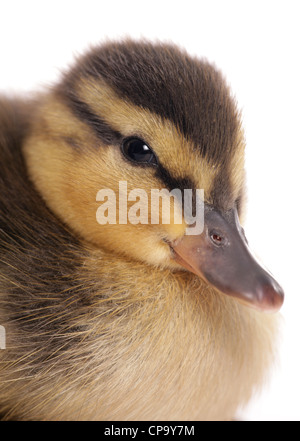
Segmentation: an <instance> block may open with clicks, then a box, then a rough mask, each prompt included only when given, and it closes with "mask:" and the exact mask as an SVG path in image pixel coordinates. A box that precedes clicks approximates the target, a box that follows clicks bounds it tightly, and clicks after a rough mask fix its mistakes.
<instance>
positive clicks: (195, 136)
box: [24, 41, 283, 311]
mask: <svg viewBox="0 0 300 441" xmlns="http://www.w3.org/2000/svg"><path fill="white" fill-rule="evenodd" d="M244 150H245V143H244V137H243V132H242V128H241V121H240V114H239V111H238V109H237V106H236V103H235V100H234V98H233V97H232V95H231V93H230V90H229V88H228V86H227V84H226V82H225V81H224V78H223V77H222V75H221V74H220V72H219V71H218V70H217V69H216V68H215V67H214V66H213V65H211V64H210V63H208V62H206V61H203V60H198V59H196V58H192V57H190V56H189V55H188V54H186V53H185V52H184V51H182V50H180V49H178V48H176V47H174V46H172V45H165V44H152V43H147V42H133V41H125V42H122V43H107V44H105V45H102V46H100V47H97V48H94V49H92V50H91V51H90V52H89V53H88V54H86V55H85V56H83V57H81V58H79V60H78V61H77V63H76V64H75V66H74V68H73V69H71V70H70V71H69V72H68V73H67V74H66V75H65V76H64V78H63V80H62V82H61V83H60V84H59V85H58V86H57V87H55V88H54V89H53V90H52V91H51V93H50V94H48V95H45V97H44V99H43V100H42V103H41V107H40V112H38V116H37V117H36V120H35V122H34V125H33V130H32V134H31V136H30V137H29V138H28V140H27V143H26V145H25V147H24V154H25V158H26V162H27V166H28V171H29V175H30V177H31V179H32V180H33V182H34V184H35V185H36V187H37V189H38V190H39V192H40V193H41V194H42V195H43V197H44V199H45V201H46V203H47V204H48V205H49V207H50V208H51V209H52V211H54V212H55V213H56V214H57V215H58V216H59V217H60V218H61V219H62V220H63V221H64V222H65V223H66V224H67V225H68V226H69V227H70V228H71V229H72V230H73V231H75V232H76V233H77V234H78V235H79V236H80V237H81V239H82V240H83V241H85V242H86V243H88V244H89V246H91V247H96V248H101V249H102V250H105V251H106V252H108V253H117V254H119V255H123V256H124V257H126V258H127V259H132V260H135V261H136V260H137V261H142V262H144V263H145V264H147V265H152V266H153V265H154V266H158V267H162V268H169V269H171V270H172V271H184V270H188V271H190V272H192V273H195V274H196V275H198V276H199V277H201V278H202V279H203V280H204V281H205V282H206V283H208V284H210V285H212V286H214V287H215V288H216V289H217V290H218V291H220V292H222V293H224V294H226V295H231V296H233V297H236V298H237V299H238V300H240V301H241V302H243V303H246V304H247V305H250V306H253V307H255V308H257V309H261V310H271V311H274V310H277V309H279V307H280V306H281V304H282V302H283V291H282V288H281V287H280V286H279V284H278V283H277V282H276V281H275V279H274V278H273V277H272V276H271V274H270V273H269V272H268V271H266V270H265V269H264V268H262V267H261V266H260V265H259V264H258V262H257V261H256V260H255V258H254V257H253V255H252V254H251V252H250V250H249V247H248V244H247V240H246V238H245V235H244V230H243V228H242V226H241V222H242V220H243V216H244V205H245V172H244ZM162 189H164V190H165V191H166V192H169V193H166V192H165V195H166V197H168V194H169V195H170V192H172V193H171V195H172V197H169V199H168V201H169V204H170V207H168V206H167V209H165V207H163V202H162V201H163V200H166V199H165V198H162V199H160V198H159V197H158V195H159V194H161V195H162V193H163V192H162V193H159V192H160V191H162ZM175 189H176V191H174V190H175ZM187 190H189V191H187ZM173 196H174V197H173ZM154 202H156V204H155V203H154ZM168 208H169V209H168ZM185 208H186V210H185ZM184 212H185V213H188V214H187V215H185V213H184ZM99 265H101V262H99Z"/></svg>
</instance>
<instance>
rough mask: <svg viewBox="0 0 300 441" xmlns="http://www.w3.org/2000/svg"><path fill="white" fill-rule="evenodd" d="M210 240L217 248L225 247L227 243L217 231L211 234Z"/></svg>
mask: <svg viewBox="0 0 300 441" xmlns="http://www.w3.org/2000/svg"><path fill="white" fill-rule="evenodd" d="M210 240H211V241H212V242H213V244H214V245H217V246H220V245H225V243H226V239H225V238H224V237H223V236H221V235H220V234H218V233H217V232H215V231H212V232H211V233H210Z"/></svg>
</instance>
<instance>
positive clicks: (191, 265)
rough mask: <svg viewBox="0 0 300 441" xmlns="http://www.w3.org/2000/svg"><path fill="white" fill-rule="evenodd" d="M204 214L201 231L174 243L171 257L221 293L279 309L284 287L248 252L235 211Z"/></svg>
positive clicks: (255, 304)
mask: <svg viewBox="0 0 300 441" xmlns="http://www.w3.org/2000/svg"><path fill="white" fill-rule="evenodd" d="M205 214H206V216H205V231H204V233H203V234H201V235H199V236H197V237H195V236H189V235H188V236H184V238H183V239H181V240H180V241H179V242H178V243H174V244H173V245H172V249H173V251H174V259H175V260H176V261H177V262H178V263H179V264H181V265H182V266H184V267H185V268H186V269H187V270H189V271H192V272H193V273H195V274H197V275H198V276H200V277H202V278H203V279H204V280H205V281H207V282H208V283H210V284H211V285H212V286H214V287H215V288H217V289H218V290H220V291H221V292H223V293H225V294H228V295H230V296H233V297H236V298H237V299H238V300H239V301H241V302H243V303H245V304H247V305H249V306H252V307H254V308H257V309H259V310H263V311H270V312H271V311H273V312H274V311H278V310H279V309H280V307H281V306H282V303H283V298H284V293H283V290H282V288H281V286H280V285H279V284H278V282H277V281H276V280H275V279H274V278H273V277H272V276H271V274H270V273H269V272H267V271H266V270H265V269H264V268H262V267H261V266H260V265H259V263H258V262H257V261H256V259H255V258H254V256H253V255H252V254H251V252H250V250H249V247H248V242H247V239H246V237H245V234H244V230H243V228H242V227H241V225H240V223H239V219H238V214H237V210H236V209H232V210H230V211H229V212H227V213H220V212H219V211H218V210H216V209H214V208H213V207H209V208H207V207H206V213H205Z"/></svg>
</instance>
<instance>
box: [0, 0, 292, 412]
mask: <svg viewBox="0 0 300 441" xmlns="http://www.w3.org/2000/svg"><path fill="white" fill-rule="evenodd" d="M0 16H1V27H0V92H10V93H18V92H22V93H30V91H31V90H38V89H41V88H43V87H47V86H48V85H51V84H52V83H53V82H55V81H57V80H58V78H59V76H60V71H61V70H64V69H66V68H67V67H68V66H69V64H70V63H71V62H72V60H73V59H74V56H75V55H76V54H77V53H82V52H83V51H84V50H85V49H86V48H88V47H89V45H90V44H96V43H98V42H101V41H105V40H106V39H119V38H122V37H125V36H130V37H134V38H147V39H150V40H160V41H172V42H174V43H176V44H178V45H180V46H181V47H184V48H186V49H187V50H188V52H189V53H191V54H192V55H197V56H199V57H205V58H207V59H208V60H209V61H212V62H214V63H215V64H216V65H217V66H218V67H219V68H220V69H221V70H222V71H223V73H224V74H225V76H226V77H227V80H228V82H229V84H230V85H231V88H232V90H233V92H234V94H235V96H236V99H237V101H238V103H239V107H240V108H241V110H242V114H243V122H244V129H245V134H246V140H247V158H246V159H247V162H246V167H247V176H248V218H247V223H246V233H247V236H248V239H249V242H250V245H251V247H252V249H253V250H254V251H255V252H256V253H257V254H258V255H259V256H260V257H261V259H262V261H263V262H264V263H265V265H266V266H267V267H268V268H269V269H270V270H271V272H272V273H273V274H274V276H275V277H276V278H277V279H278V281H279V282H280V283H281V285H282V286H283V287H284V289H285V294H286V299H285V304H284V306H283V308H282V317H283V323H282V331H281V343H280V344H279V346H278V352H279V363H278V366H277V367H276V368H274V371H273V373H272V375H270V379H269V383H268V385H267V387H266V388H265V389H264V390H263V392H262V393H261V394H260V395H258V396H257V397H254V399H253V400H252V402H251V403H250V405H249V406H248V407H247V408H246V409H242V410H241V411H240V418H241V419H243V420H300V404H299V400H300V379H299V372H300V348H299V346H300V345H299V343H298V341H299V336H300V320H299V316H298V315H299V313H300V295H299V288H298V270H297V266H298V264H299V257H298V256H299V251H298V247H299V243H300V240H299V208H298V203H299V197H298V191H299V189H300V171H299V164H300V153H299V151H300V140H299V125H300V124H299V113H300V112H299V102H300V86H299V79H300V63H299V53H300V51H299V44H300V31H299V29H300V27H299V18H300V2H299V1H296V0H295V1H292V0H284V1H276V0H273V1H269V0H259V1H258V0H243V1H242V0H229V1H226V0H223V1H222V0H219V1H217V0H210V1H209V2H208V1H193V0H185V1H184V2H183V1H175V0H173V1H169V0H165V1H163V0H160V1H157V0H152V1H151V2H148V1H147V2H143V1H139V2H138V1H131V0H127V1H126V2H124V1H113V0H112V1H111V2H107V1H90V0H85V1H84V2H83V1H75V0H74V1H63V0H61V1H57V0H53V1H51V2H50V1H43V2H40V1H26V2H23V1H14V0H12V1H10V2H5V3H4V2H3V3H2V5H1V6H0Z"/></svg>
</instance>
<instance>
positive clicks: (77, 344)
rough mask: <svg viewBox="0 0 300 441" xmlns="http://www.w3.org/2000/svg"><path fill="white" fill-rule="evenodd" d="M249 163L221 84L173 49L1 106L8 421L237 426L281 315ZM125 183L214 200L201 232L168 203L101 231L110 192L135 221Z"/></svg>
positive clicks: (103, 52) (104, 64) (140, 47)
mask: <svg viewBox="0 0 300 441" xmlns="http://www.w3.org/2000/svg"><path fill="white" fill-rule="evenodd" d="M244 154H245V139H244V134H243V130H242V124H241V116H240V112H239V110H238V108H237V104H236V101H235V99H234V97H233V96H232V93H231V91H230V89H229V87H228V85H227V84H226V81H225V79H224V78H223V76H222V74H221V73H220V71H219V70H218V69H217V68H216V67H215V66H213V65H212V64H211V63H208V62H207V61H206V60H200V59H198V58H196V57H191V56H190V55H189V54H187V53H186V51H184V50H182V49H179V48H177V47H176V46H174V45H172V44H162V43H150V42H135V41H131V40H125V41H122V42H107V43H105V44H102V45H100V46H95V47H94V48H91V49H90V50H89V51H88V52H87V53H86V54H84V55H83V56H81V57H79V58H78V59H77V60H76V62H75V63H74V66H73V67H71V68H70V69H69V70H68V71H66V72H65V74H64V75H62V78H61V80H60V81H59V82H58V84H56V85H54V86H53V87H52V88H49V90H45V91H44V92H42V93H39V94H37V95H34V96H33V97H32V99H30V100H27V99H25V98H9V97H0V158H1V170H0V253H1V258H0V324H1V326H3V327H4V328H5V349H3V350H1V351H0V417H1V418H2V419H3V420H110V421H113V420H119V421H120V420H126V421H128V420H152V421H155V420H157V421H161V420H165V421H172V420H173V421H176V420H231V419H233V418H234V417H235V415H236V412H237V409H239V408H240V406H243V405H245V404H246V403H247V402H248V401H249V400H250V399H251V397H252V396H253V393H254V392H256V391H257V390H259V389H260V388H261V387H262V386H263V384H264V380H265V378H266V377H267V375H268V373H269V371H270V369H271V367H272V366H273V364H274V361H275V359H276V357H275V354H276V347H277V343H276V342H277V336H278V329H279V317H278V314H277V313H276V311H278V310H279V308H280V306H281V304H282V302H283V290H282V288H281V287H280V286H279V284H278V283H277V282H276V281H275V279H274V278H273V276H272V275H271V274H270V273H269V272H267V271H266V270H265V269H264V268H262V267H261V266H260V265H259V263H258V262H257V261H256V260H255V258H254V257H253V256H252V254H251V252H250V250H249V246H248V243H247V240H246V238H245V235H244V230H243V228H242V225H243V223H244V219H245V200H246V182H245V170H244ZM120 182H126V183H127V188H128V191H129V192H130V191H132V190H134V189H141V190H142V191H143V192H144V194H146V195H147V197H148V200H150V197H151V191H152V189H158V190H161V189H167V190H168V191H170V192H171V191H172V190H173V189H178V190H179V191H180V192H181V194H182V195H184V191H185V190H186V189H191V191H192V193H193V192H195V191H196V190H197V189H202V190H203V195H204V196H203V201H202V203H203V206H204V229H203V232H202V233H201V234H196V235H192V234H188V229H189V228H191V227H192V225H191V223H190V222H189V221H188V220H185V219H184V218H183V219H182V222H181V223H177V222H175V220H174V218H173V217H172V216H171V218H170V222H168V223H164V222H163V215H162V211H161V208H160V206H159V208H158V212H157V213H156V214H157V218H158V222H155V223H151V222H146V221H147V220H149V219H151V213H150V211H148V210H147V209H146V210H145V209H144V207H142V208H143V209H140V212H139V216H140V219H141V222H136V224H132V223H130V222H128V221H127V216H126V215H125V216H123V215H122V216H123V217H122V216H121V217H122V221H120V222H114V223H109V222H103V223H101V225H100V224H99V222H97V212H98V210H99V204H100V201H99V200H98V199H97V194H98V192H99V191H100V190H102V189H110V190H111V191H112V192H113V193H114V194H115V200H116V207H115V208H116V218H118V219H119V218H120V216H119V215H120V207H119V205H118V201H119V200H120V198H122V194H121V191H120V187H119V183H120ZM193 194H194V193H193ZM106 202H107V201H106ZM130 203H132V201H130ZM140 203H141V202H140ZM177 204H178V201H177V200H176V198H171V199H170V205H171V209H174V210H176V209H177V208H176V207H177ZM194 204H195V203H194V198H193V197H192V198H191V205H192V206H193V207H192V210H191V212H193V209H194ZM128 207H131V208H132V206H130V204H128ZM174 212H175V211H174ZM143 216H144V219H143V218H142V217H143ZM248 306H250V307H248ZM264 311H269V312H273V314H264Z"/></svg>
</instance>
